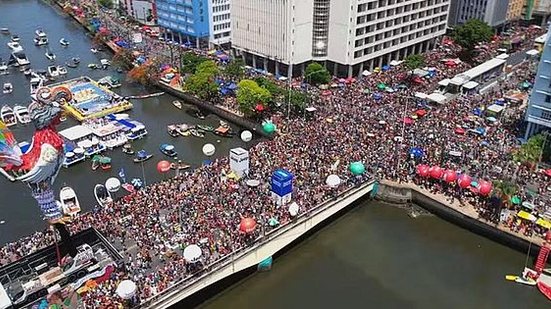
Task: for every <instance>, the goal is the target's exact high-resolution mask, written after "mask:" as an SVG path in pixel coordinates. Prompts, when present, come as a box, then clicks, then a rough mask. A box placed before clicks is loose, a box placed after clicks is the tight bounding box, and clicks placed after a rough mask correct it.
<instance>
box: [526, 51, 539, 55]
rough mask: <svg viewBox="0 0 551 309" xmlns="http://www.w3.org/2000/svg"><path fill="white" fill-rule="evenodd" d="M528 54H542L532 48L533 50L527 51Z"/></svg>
mask: <svg viewBox="0 0 551 309" xmlns="http://www.w3.org/2000/svg"><path fill="white" fill-rule="evenodd" d="M526 54H527V55H528V56H537V55H539V54H540V52H539V51H538V50H537V49H531V50H529V51H527V52H526Z"/></svg>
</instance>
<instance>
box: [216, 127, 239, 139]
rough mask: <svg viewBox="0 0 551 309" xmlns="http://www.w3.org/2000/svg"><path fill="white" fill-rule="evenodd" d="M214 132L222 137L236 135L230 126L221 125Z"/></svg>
mask: <svg viewBox="0 0 551 309" xmlns="http://www.w3.org/2000/svg"><path fill="white" fill-rule="evenodd" d="M212 133H214V134H216V135H218V136H222V137H233V136H234V135H235V133H233V132H232V131H231V128H230V127H228V126H219V127H218V128H216V129H215V130H214V131H213V132H212Z"/></svg>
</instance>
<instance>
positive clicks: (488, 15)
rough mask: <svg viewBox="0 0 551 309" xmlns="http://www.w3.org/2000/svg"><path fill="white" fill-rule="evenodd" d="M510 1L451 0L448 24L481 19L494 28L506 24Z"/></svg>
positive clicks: (453, 24)
mask: <svg viewBox="0 0 551 309" xmlns="http://www.w3.org/2000/svg"><path fill="white" fill-rule="evenodd" d="M509 1H510V0H451V7H450V17H449V20H448V24H449V25H450V26H452V27H453V26H455V25H458V24H464V23H465V22H466V21H467V20H469V19H480V20H483V21H485V22H486V23H488V25H490V26H492V27H497V26H500V25H502V24H504V23H505V22H506V20H507V10H508V9H509Z"/></svg>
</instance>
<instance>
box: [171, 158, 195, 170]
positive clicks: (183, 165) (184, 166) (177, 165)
mask: <svg viewBox="0 0 551 309" xmlns="http://www.w3.org/2000/svg"><path fill="white" fill-rule="evenodd" d="M190 167H191V165H189V164H186V163H184V162H182V161H180V160H178V163H174V162H172V163H170V169H172V170H185V169H188V168H190Z"/></svg>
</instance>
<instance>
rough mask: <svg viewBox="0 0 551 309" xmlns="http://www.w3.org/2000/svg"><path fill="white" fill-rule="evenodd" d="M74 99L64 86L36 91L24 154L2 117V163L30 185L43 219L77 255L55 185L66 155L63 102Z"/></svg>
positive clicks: (16, 176)
mask: <svg viewBox="0 0 551 309" xmlns="http://www.w3.org/2000/svg"><path fill="white" fill-rule="evenodd" d="M71 99H72V96H71V91H70V90H69V89H67V88H65V87H57V88H54V89H52V90H50V89H49V88H40V89H39V90H38V91H37V92H36V96H35V100H34V101H33V102H32V103H31V104H30V105H29V113H30V115H31V119H32V122H33V124H34V126H35V132H34V135H33V137H32V143H31V147H30V149H29V150H28V151H27V152H26V153H24V154H23V153H21V149H20V148H19V146H18V145H17V142H16V140H15V138H14V136H13V134H12V132H11V131H10V130H9V129H8V128H7V127H6V125H5V124H4V123H2V122H1V121H0V167H2V168H4V169H5V170H6V171H7V172H8V173H9V174H11V175H12V176H13V177H14V178H15V179H16V180H18V181H21V182H23V183H25V184H26V185H27V186H28V187H29V188H30V190H31V194H32V196H33V197H34V199H35V200H36V201H37V202H38V206H39V207H40V210H41V212H42V215H43V216H44V220H46V221H47V222H48V223H49V224H51V225H53V226H54V227H55V228H56V229H57V230H58V232H59V234H60V235H61V239H62V241H63V243H64V245H65V249H66V250H67V253H69V254H70V255H71V256H74V255H75V254H76V249H75V247H74V246H73V245H72V243H71V240H70V233H69V231H68V230H67V227H66V225H65V223H66V222H68V220H67V219H66V217H65V215H64V214H63V210H62V208H61V207H60V205H59V203H58V202H57V201H56V200H55V196H56V195H55V194H54V190H53V188H52V185H53V183H54V181H55V178H56V176H57V174H58V172H59V169H60V168H61V164H62V163H63V160H64V158H65V154H64V147H63V139H62V138H61V136H60V135H59V134H58V132H57V130H56V126H57V125H58V124H59V122H60V121H59V119H60V117H61V113H62V109H61V108H60V105H61V104H66V103H67V102H68V101H70V100H71Z"/></svg>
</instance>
